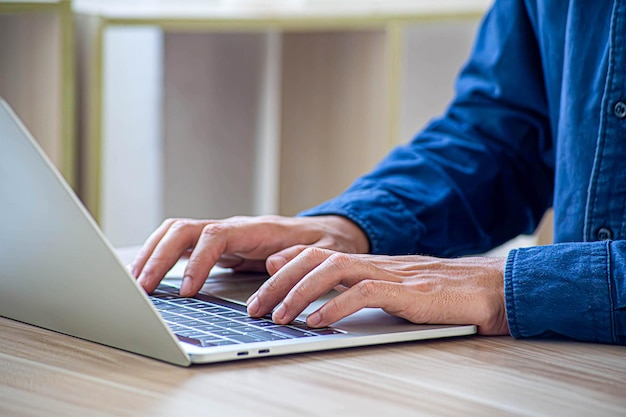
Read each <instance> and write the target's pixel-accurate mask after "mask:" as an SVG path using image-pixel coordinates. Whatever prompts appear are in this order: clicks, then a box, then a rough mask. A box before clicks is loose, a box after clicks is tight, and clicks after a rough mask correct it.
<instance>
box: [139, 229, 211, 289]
mask: <svg viewBox="0 0 626 417" xmlns="http://www.w3.org/2000/svg"><path fill="white" fill-rule="evenodd" d="M202 227H203V224H202V223H201V222H197V221H189V220H177V221H175V222H174V223H172V224H171V225H170V227H169V229H168V230H167V232H166V233H165V235H163V237H162V238H161V240H160V241H159V242H158V244H157V245H156V247H155V248H154V250H153V251H152V253H151V254H150V256H149V258H148V260H147V262H146V263H145V266H144V267H143V269H142V271H141V274H140V275H139V278H138V280H139V283H140V284H141V285H142V286H143V287H144V288H145V290H146V291H148V292H149V293H150V292H152V291H154V289H155V288H156V287H157V286H158V285H159V282H161V280H162V279H163V277H164V276H165V274H166V273H167V271H169V270H170V269H171V268H172V266H174V264H175V263H176V261H178V259H180V257H181V255H183V254H185V253H186V252H187V250H188V249H189V248H190V247H193V246H194V245H195V242H196V240H197V236H198V234H199V231H200V230H201V229H202Z"/></svg>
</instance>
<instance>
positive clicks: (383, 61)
mask: <svg viewBox="0 0 626 417" xmlns="http://www.w3.org/2000/svg"><path fill="white" fill-rule="evenodd" d="M488 3H489V2H486V1H446V0H443V1H436V2H435V1H424V0H422V1H412V2H408V1H387V2H374V1H370V2H356V1H347V2H336V3H335V2H330V1H321V0H320V1H291V2H290V1H287V0H285V1H274V2H271V4H272V5H273V6H272V7H267V4H269V3H268V2H263V3H261V2H258V1H257V2H255V1H247V2H245V1H229V2H205V1H203V2H196V1H184V2H163V1H134V2H117V1H114V2H110V1H108V2H104V1H93V0H92V1H89V0H77V1H75V2H74V10H75V11H76V12H78V13H79V23H80V25H79V27H80V28H81V29H80V30H81V33H80V37H79V39H80V40H81V51H82V52H81V54H80V56H81V62H83V63H82V64H81V68H83V70H82V72H83V76H82V77H81V79H83V80H84V81H85V84H84V85H83V88H82V89H81V91H82V95H81V100H82V102H83V103H86V104H88V105H84V106H81V108H83V109H86V110H87V113H86V114H84V115H83V117H82V120H83V123H82V125H83V127H84V129H85V130H84V131H83V140H84V141H85V145H86V146H85V147H84V148H85V149H86V150H87V152H88V153H87V154H86V155H84V157H85V160H86V161H88V164H87V165H86V166H85V168H86V169H85V170H84V171H83V174H84V175H85V178H86V183H85V184H86V185H87V186H86V188H85V189H84V190H83V191H84V194H83V195H84V197H85V199H86V201H87V203H88V205H89V207H90V209H91V210H92V212H94V213H95V214H96V217H97V218H99V219H100V220H101V221H102V223H103V224H102V225H103V227H104V230H105V233H107V234H108V235H109V237H110V238H111V239H112V240H113V243H114V244H115V245H116V246H128V245H136V244H139V243H141V241H143V239H144V238H145V237H146V236H147V234H148V233H149V232H150V231H151V230H152V229H153V228H154V227H156V226H157V224H154V223H155V220H154V219H156V218H160V217H170V216H176V217H178V216H181V217H182V216H185V217H201V218H221V217H225V216H229V215H237V214H241V215H246V214H263V213H278V214H285V215H292V214H295V213H296V212H298V211H300V210H302V209H304V208H306V207H309V206H311V205H314V204H317V203H319V202H321V201H323V200H325V199H327V198H330V197H332V196H333V195H336V194H337V193H339V192H341V191H342V190H343V189H345V187H347V186H348V185H349V184H350V183H351V182H352V180H353V179H354V178H356V177H357V176H358V175H361V174H363V173H365V172H366V171H368V170H369V169H371V168H372V167H373V166H374V164H375V163H377V162H378V161H379V160H380V159H381V158H382V157H383V156H384V155H385V154H386V153H387V152H388V151H389V149H390V148H391V147H392V146H393V145H395V144H397V143H398V142H400V141H406V140H408V139H409V136H408V135H407V132H409V131H411V134H412V133H413V132H414V131H415V130H417V128H419V127H421V126H422V125H423V124H424V123H425V122H426V120H428V118H430V117H433V116H436V115H437V114H439V113H440V112H441V111H442V110H443V109H444V106H445V103H446V102H447V101H448V99H449V98H450V97H451V95H452V84H453V79H454V75H455V73H456V71H457V70H458V68H459V67H460V65H461V63H462V62H463V61H464V60H465V58H466V56H467V53H468V50H469V47H470V43H471V40H472V39H473V35H474V32H475V28H476V26H477V24H478V20H479V18H480V16H481V14H482V13H483V12H484V10H485V9H486V7H487V6H488ZM262 4H263V5H265V6H264V7H261V6H262ZM279 6H280V7H279ZM145 30H148V31H156V32H157V33H160V35H158V36H154V37H153V41H150V42H149V43H147V44H145V46H144V47H145V48H146V49H147V50H151V48H153V47H154V46H155V45H156V46H157V47H158V48H161V50H162V52H161V53H160V55H159V56H161V58H160V61H151V62H150V63H149V64H148V63H144V64H143V65H149V68H147V67H146V71H145V74H153V73H154V71H156V73H158V74H161V78H159V79H155V78H154V77H153V76H145V77H141V78H137V77H138V76H134V77H135V79H136V80H137V83H136V84H137V85H135V86H133V83H132V82H131V81H129V79H128V78H127V76H128V75H130V74H132V73H135V72H136V71H137V70H138V69H137V68H134V69H133V71H132V72H131V71H126V73H125V71H124V68H130V67H131V66H134V65H137V60H136V58H137V57H134V56H132V55H130V56H127V57H126V58H124V55H123V53H122V50H127V49H128V48H129V47H130V46H129V45H135V46H133V47H132V48H131V49H134V50H137V51H140V50H142V49H143V48H142V47H141V46H140V45H138V44H135V43H134V40H133V39H138V38H135V36H139V37H141V35H140V33H141V32H142V31H145ZM438 30H439V31H438ZM133 31H135V32H136V33H135V35H133ZM125 36H126V39H127V41H124V37H125ZM424 36H429V37H430V39H431V41H432V42H431V43H428V44H427V43H420V39H421V38H422V37H424ZM118 49H119V50H118ZM444 50H445V51H446V54H445V56H444V55H442V54H441V53H440V52H441V51H444ZM407 53H410V54H411V55H412V56H411V57H409V56H407ZM139 55H140V54H138V55H137V56H139ZM116 57H117V58H116ZM155 66H158V68H156V69H155ZM116 72H117V73H118V75H117V76H115V73H116ZM139 73H142V70H139ZM116 83H118V84H116ZM150 85H152V87H150ZM439 85H444V86H445V87H444V88H433V86H439ZM151 89H152V90H153V91H162V98H161V99H158V100H155V99H154V98H150V97H152V96H151V95H150V94H144V93H141V92H142V91H143V92H147V91H150V90H151ZM120 92H123V94H122V93H120ZM137 94H139V95H141V94H144V96H143V99H142V100H144V103H145V104H144V105H143V106H142V105H140V104H137V96H136V95H137ZM155 106H156V107H155ZM142 109H145V110H146V114H150V115H152V116H151V120H152V122H149V121H148V119H146V118H143V119H142V118H140V117H137V118H135V120H136V121H138V124H137V123H134V124H133V127H132V128H125V129H120V128H119V127H116V125H115V124H114V123H113V122H112V121H113V120H115V119H116V118H118V117H120V118H122V119H124V120H126V119H128V118H129V117H130V118H132V115H133V114H137V112H138V111H139V112H141V111H142ZM155 110H156V113H155ZM116 114H117V115H119V116H115V115H116ZM155 119H156V122H155ZM141 120H143V122H141ZM141 123H148V124H146V126H145V127H144V128H141V126H140V125H141ZM149 123H152V124H154V123H160V126H159V128H158V129H156V130H155V128H154V126H153V125H152V126H151V125H149ZM118 126H119V124H118ZM149 132H153V133H149ZM146 135H148V136H151V137H148V136H146ZM137 143H152V144H153V146H156V147H158V148H159V149H160V150H161V154H160V155H154V154H152V153H148V154H146V153H145V152H142V151H141V147H137V146H136V144H137ZM132 144H134V145H132ZM111 149H118V151H119V150H120V149H128V152H131V153H132V154H129V155H125V157H124V158H116V157H114V156H113V157H112V155H111V154H109V153H107V152H109V151H110V150H111ZM133 149H135V151H133ZM150 155H151V156H150ZM124 160H126V161H129V160H132V161H133V162H132V163H129V162H123V161H124ZM143 167H151V168H149V169H148V168H143ZM114 170H115V171H116V174H115V175H112V174H111V172H113V171H114ZM116 176H117V177H118V178H119V179H117V180H115V178H116ZM124 177H126V178H132V181H126V182H124V181H123V180H122V178H124ZM142 181H143V185H142ZM155 181H157V182H158V181H161V186H160V188H158V187H157V188H158V190H157V192H154V190H155ZM157 185H158V184H157ZM146 190H153V191H146ZM159 190H160V191H159ZM131 194H132V201H134V203H132V204H130V207H129V206H128V205H126V206H124V205H120V204H123V202H124V201H126V200H125V198H126V196H128V195H131ZM138 194H139V196H138ZM120 202H121V203H120ZM140 213H143V215H142V216H141V215H140Z"/></svg>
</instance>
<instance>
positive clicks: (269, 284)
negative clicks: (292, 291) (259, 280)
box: [264, 278, 281, 292]
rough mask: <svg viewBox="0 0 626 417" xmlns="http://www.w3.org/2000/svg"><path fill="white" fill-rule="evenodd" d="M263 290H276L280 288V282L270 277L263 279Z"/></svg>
mask: <svg viewBox="0 0 626 417" xmlns="http://www.w3.org/2000/svg"><path fill="white" fill-rule="evenodd" d="M264 286H265V290H266V291H268V292H276V291H278V290H280V288H281V287H280V284H279V282H278V280H277V279H276V278H270V279H268V280H267V281H265V285H264Z"/></svg>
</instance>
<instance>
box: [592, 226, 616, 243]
mask: <svg viewBox="0 0 626 417" xmlns="http://www.w3.org/2000/svg"><path fill="white" fill-rule="evenodd" d="M596 237H597V238H598V240H611V239H613V232H611V229H609V228H607V227H601V228H600V229H598V233H596Z"/></svg>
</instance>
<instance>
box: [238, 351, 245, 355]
mask: <svg viewBox="0 0 626 417" xmlns="http://www.w3.org/2000/svg"><path fill="white" fill-rule="evenodd" d="M247 355H248V351H244V352H237V356H247Z"/></svg>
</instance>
